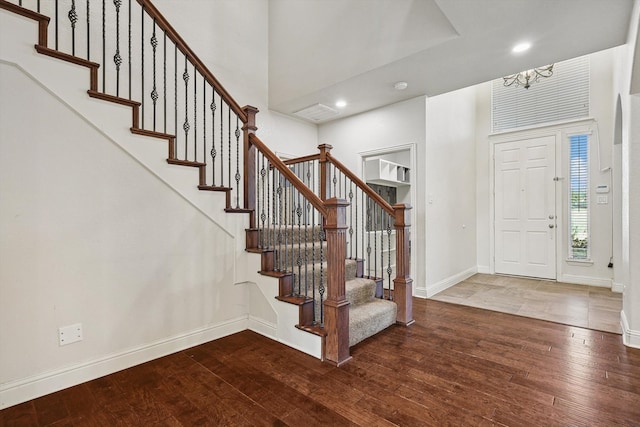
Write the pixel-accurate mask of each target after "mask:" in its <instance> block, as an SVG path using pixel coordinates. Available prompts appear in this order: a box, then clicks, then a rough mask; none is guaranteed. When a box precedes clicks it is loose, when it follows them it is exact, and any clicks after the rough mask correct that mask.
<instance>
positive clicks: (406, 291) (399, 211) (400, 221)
mask: <svg viewBox="0 0 640 427" xmlns="http://www.w3.org/2000/svg"><path fill="white" fill-rule="evenodd" d="M393 211H394V214H395V215H394V217H395V224H394V227H395V229H396V278H395V279H394V280H393V289H394V291H393V294H394V300H395V302H396V304H397V305H398V315H397V317H396V323H399V324H401V325H407V326H408V325H410V324H412V323H413V322H414V320H413V300H412V297H413V279H411V276H410V275H409V272H410V271H411V270H410V261H411V260H410V255H409V240H410V229H411V216H410V214H411V206H410V205H408V204H402V203H399V204H397V205H393Z"/></svg>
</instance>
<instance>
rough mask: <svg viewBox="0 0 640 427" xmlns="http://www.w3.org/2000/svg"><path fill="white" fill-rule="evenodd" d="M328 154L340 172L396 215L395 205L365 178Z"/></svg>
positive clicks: (390, 213)
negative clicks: (362, 178) (367, 182)
mask: <svg viewBox="0 0 640 427" xmlns="http://www.w3.org/2000/svg"><path fill="white" fill-rule="evenodd" d="M326 156H327V158H328V159H329V161H330V162H331V163H332V164H333V165H334V166H335V167H336V168H338V170H340V172H342V173H343V174H345V175H346V176H347V177H348V178H349V179H350V180H351V181H353V183H354V184H356V185H357V186H358V187H360V189H361V190H362V191H364V192H365V193H366V194H367V196H369V197H370V198H372V199H373V201H374V202H376V203H377V204H378V205H380V206H381V207H382V209H384V210H385V212H387V213H388V214H389V215H391V216H395V213H394V211H395V210H394V208H393V206H391V205H390V204H389V203H388V202H387V201H386V200H385V199H383V198H382V197H381V196H380V195H379V194H378V193H376V192H375V191H374V190H373V189H372V188H371V187H369V186H368V185H367V184H366V183H365V182H364V181H363V180H361V179H360V178H358V176H357V175H356V174H355V173H353V172H351V170H350V169H348V168H347V167H346V166H345V165H343V164H342V163H340V161H339V160H338V159H336V158H335V157H333V156H332V155H331V153H327V154H326Z"/></svg>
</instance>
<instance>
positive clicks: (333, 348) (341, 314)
mask: <svg viewBox="0 0 640 427" xmlns="http://www.w3.org/2000/svg"><path fill="white" fill-rule="evenodd" d="M325 206H326V207H327V211H328V212H327V217H326V223H325V226H324V230H325V235H326V239H327V299H326V301H325V302H324V313H325V314H324V328H325V331H326V332H327V336H326V337H325V355H324V357H325V360H326V361H328V362H330V363H333V364H335V365H336V366H340V365H342V364H343V363H345V362H347V361H348V360H349V359H351V356H350V355H349V301H347V299H346V297H345V266H344V260H345V259H346V257H347V235H346V230H347V206H349V202H347V201H346V200H344V199H336V198H332V199H329V200H327V201H326V203H325Z"/></svg>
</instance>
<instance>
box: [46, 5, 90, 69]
mask: <svg viewBox="0 0 640 427" xmlns="http://www.w3.org/2000/svg"><path fill="white" fill-rule="evenodd" d="M86 6H87V61H90V60H91V13H90V10H91V7H90V5H89V0H87V2H86ZM38 12H40V0H38Z"/></svg>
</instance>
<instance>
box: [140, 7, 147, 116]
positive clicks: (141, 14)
mask: <svg viewBox="0 0 640 427" xmlns="http://www.w3.org/2000/svg"><path fill="white" fill-rule="evenodd" d="M144 11H145V7H144V4H143V5H142V13H140V76H141V78H140V101H141V102H142V105H141V106H140V115H141V116H142V122H141V128H142V129H144V106H145V104H146V102H144V100H145V99H146V97H145V95H144Z"/></svg>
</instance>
